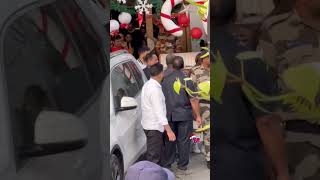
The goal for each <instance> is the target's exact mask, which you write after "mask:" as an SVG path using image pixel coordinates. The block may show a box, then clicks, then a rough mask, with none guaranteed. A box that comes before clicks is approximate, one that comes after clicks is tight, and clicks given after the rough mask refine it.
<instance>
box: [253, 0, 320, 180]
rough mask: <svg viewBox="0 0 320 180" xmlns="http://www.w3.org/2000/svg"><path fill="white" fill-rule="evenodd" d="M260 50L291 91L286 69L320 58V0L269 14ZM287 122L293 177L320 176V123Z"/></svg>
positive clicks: (298, 1)
mask: <svg viewBox="0 0 320 180" xmlns="http://www.w3.org/2000/svg"><path fill="white" fill-rule="evenodd" d="M258 50H259V51H260V52H262V54H263V57H264V59H265V61H266V62H267V63H268V64H269V65H270V67H271V68H273V70H274V75H275V77H276V78H277V79H278V88H279V90H280V91H281V92H283V93H285V92H287V91H288V88H287V87H286V86H285V85H284V83H283V82H282V80H281V78H280V75H281V74H282V73H283V72H284V71H285V70H286V69H288V68H289V67H294V66H298V65H300V64H304V63H310V62H317V63H319V62H320V1H319V0H295V4H294V6H293V10H292V11H291V12H289V13H284V14H278V15H275V16H271V17H268V18H267V19H266V20H265V22H264V24H263V25H262V30H261V36H260V40H259V47H258ZM310 83H312V82H310ZM284 124H285V126H286V131H287V132H286V141H287V149H288V163H289V170H290V174H291V175H292V178H293V180H319V179H320V143H319V142H320V127H319V126H318V125H314V124H310V123H308V122H307V121H303V120H290V121H289V120H288V119H287V120H286V121H285V123H284Z"/></svg>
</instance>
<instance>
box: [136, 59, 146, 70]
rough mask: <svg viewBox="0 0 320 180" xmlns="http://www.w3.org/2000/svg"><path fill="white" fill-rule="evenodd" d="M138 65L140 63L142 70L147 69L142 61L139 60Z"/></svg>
mask: <svg viewBox="0 0 320 180" xmlns="http://www.w3.org/2000/svg"><path fill="white" fill-rule="evenodd" d="M138 63H139V65H140V67H141V69H144V68H146V67H147V65H145V64H143V63H142V60H140V59H138Z"/></svg>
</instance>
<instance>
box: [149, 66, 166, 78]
mask: <svg viewBox="0 0 320 180" xmlns="http://www.w3.org/2000/svg"><path fill="white" fill-rule="evenodd" d="M162 71H163V65H162V64H160V63H156V64H154V65H152V66H150V67H149V72H150V75H151V77H155V76H158V75H159V74H160V73H161V72H162Z"/></svg>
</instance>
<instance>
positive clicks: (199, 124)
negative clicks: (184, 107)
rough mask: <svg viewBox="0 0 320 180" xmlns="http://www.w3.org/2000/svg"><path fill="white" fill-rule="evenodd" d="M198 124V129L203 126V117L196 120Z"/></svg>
mask: <svg viewBox="0 0 320 180" xmlns="http://www.w3.org/2000/svg"><path fill="white" fill-rule="evenodd" d="M196 124H197V126H198V127H200V126H201V124H202V118H201V116H198V117H197V118H196Z"/></svg>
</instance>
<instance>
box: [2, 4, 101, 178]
mask: <svg viewBox="0 0 320 180" xmlns="http://www.w3.org/2000/svg"><path fill="white" fill-rule="evenodd" d="M20 14H21V15H20V16H18V17H16V18H14V19H13V20H12V21H10V22H11V23H10V24H9V25H8V28H7V29H6V31H5V34H4V35H3V36H4V42H3V44H4V47H3V48H4V51H3V52H4V54H1V56H3V57H4V58H2V57H1V59H4V60H3V62H1V64H4V70H5V73H3V74H2V75H4V76H5V78H6V80H5V83H6V84H5V85H4V86H1V87H6V89H5V91H6V94H7V96H8V98H7V99H6V101H3V102H7V103H4V104H8V105H9V107H8V112H9V116H8V117H7V118H8V121H9V123H10V126H11V127H12V129H10V133H9V134H10V135H11V136H12V144H13V145H12V152H13V159H14V161H12V163H11V164H12V166H14V169H15V171H14V172H13V175H12V177H13V179H17V180H33V179H41V180H57V179H59V180H70V179H77V180H88V179H100V178H101V174H102V173H101V172H102V167H101V164H102V160H103V158H104V156H103V155H102V153H101V148H100V133H99V124H100V123H99V107H98V102H99V100H98V97H99V94H100V87H101V84H102V81H103V80H104V78H105V76H106V69H105V67H106V66H105V65H104V62H106V60H105V56H104V54H103V51H101V50H100V49H101V48H100V47H99V46H100V45H99V44H100V42H99V38H98V37H97V36H96V34H95V31H94V29H93V28H92V26H90V22H89V21H88V20H87V19H86V17H85V16H84V14H83V13H82V11H81V8H80V7H79V6H78V4H77V3H76V1H74V0H70V1H60V0H58V1H54V2H52V3H49V4H45V5H39V6H33V7H32V8H31V7H29V8H25V10H23V12H20ZM44 111H50V112H57V113H59V114H67V115H68V117H72V118H71V119H77V121H79V123H80V124H82V125H83V129H85V131H86V132H85V133H86V135H87V136H86V139H85V141H86V142H80V143H83V144H77V142H74V143H71V144H70V146H69V144H63V141H61V146H60V147H59V148H61V149H64V150H61V149H60V150H59V152H58V151H56V150H57V149H55V148H54V147H56V146H55V145H56V144H50V143H49V144H40V145H39V144H37V142H38V141H35V140H36V139H39V137H38V134H37V133H36V131H35V130H36V129H37V127H36V125H37V124H38V122H39V116H40V115H41V114H42V113H43V112H44ZM52 117H56V116H52ZM52 117H48V118H52ZM45 121H47V120H45ZM70 122H72V121H70ZM59 123H60V122H59V119H58V118H57V121H56V122H55V121H52V127H59V126H58V124H59ZM77 124H78V123H74V124H72V123H71V124H69V126H68V127H67V128H69V130H63V129H64V128H66V127H65V126H64V127H62V128H57V131H58V129H59V130H61V132H60V134H61V136H60V135H59V134H57V138H58V137H66V138H67V139H68V138H69V139H70V138H71V139H72V136H73V135H72V133H71V134H70V132H73V131H74V128H77ZM82 125H81V126H82ZM53 129H54V128H53ZM49 135H50V134H49ZM75 140H77V139H75ZM71 145H72V146H73V147H71ZM40 147H41V148H40ZM50 147H53V149H50ZM42 149H46V150H48V151H47V152H43V151H41V150H42ZM68 149H69V150H68ZM1 179H2V178H1Z"/></svg>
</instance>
